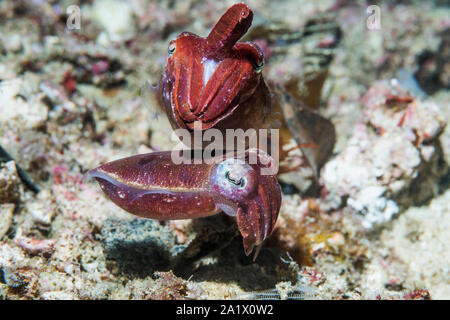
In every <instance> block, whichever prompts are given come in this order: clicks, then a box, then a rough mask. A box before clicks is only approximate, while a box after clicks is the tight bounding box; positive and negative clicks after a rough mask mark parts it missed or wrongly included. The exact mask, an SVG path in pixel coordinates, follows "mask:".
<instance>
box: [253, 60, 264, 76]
mask: <svg viewBox="0 0 450 320" xmlns="http://www.w3.org/2000/svg"><path fill="white" fill-rule="evenodd" d="M253 66H254V68H255V72H256V73H261V71H262V69H263V68H264V59H263V60H261V62H259V63H258V62H257V63H255V64H254V65H253Z"/></svg>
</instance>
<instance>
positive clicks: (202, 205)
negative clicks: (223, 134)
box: [89, 149, 281, 258]
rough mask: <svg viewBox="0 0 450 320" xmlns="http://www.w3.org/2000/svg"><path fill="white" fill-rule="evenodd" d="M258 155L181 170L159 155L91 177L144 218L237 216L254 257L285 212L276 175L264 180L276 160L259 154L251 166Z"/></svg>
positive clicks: (141, 157)
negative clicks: (265, 173) (252, 157)
mask: <svg viewBox="0 0 450 320" xmlns="http://www.w3.org/2000/svg"><path fill="white" fill-rule="evenodd" d="M254 150H255V149H253V150H250V151H246V153H245V155H244V156H238V155H235V154H234V153H233V155H232V157H231V158H226V159H223V157H220V158H219V157H218V158H215V159H214V160H213V161H212V164H206V163H202V164H192V163H189V164H175V163H174V162H173V161H172V158H171V152H170V151H163V152H153V153H149V154H142V155H137V156H132V157H128V158H125V159H120V160H116V161H112V162H109V163H106V164H104V165H102V166H100V167H98V168H96V169H93V170H91V171H89V175H90V176H91V177H94V178H95V179H96V180H97V181H98V182H99V184H100V186H101V187H102V189H103V191H104V192H105V194H106V195H107V196H108V197H109V198H110V199H111V200H112V201H113V202H114V203H115V204H117V205H118V206H120V207H121V208H123V209H124V210H126V211H128V212H131V213H133V214H135V215H138V216H141V217H145V218H151V219H160V220H171V219H189V218H198V217H205V216H209V215H213V214H217V213H219V212H221V211H224V212H226V213H227V214H229V215H231V216H236V220H237V223H238V227H239V230H240V232H241V234H242V236H243V241H244V250H245V253H246V254H247V255H248V254H250V253H251V252H252V250H253V248H254V247H255V246H257V247H258V248H259V246H260V245H261V244H262V242H263V241H264V240H265V239H266V238H267V237H268V236H270V234H271V233H272V231H273V228H274V226H275V223H276V220H277V217H278V212H279V210H280V206H281V192H280V186H279V184H278V181H277V179H276V177H275V174H276V172H275V171H273V174H269V175H263V174H261V173H262V172H261V169H262V168H271V167H272V168H273V166H274V160H273V159H272V158H271V157H270V156H268V155H267V154H265V153H262V152H261V151H259V152H258V153H257V157H256V160H257V161H256V163H255V164H249V163H251V162H250V161H249V159H250V158H249V157H250V154H252V153H253V152H257V151H254ZM234 161H237V162H236V163H235V162H234ZM257 253H258V250H257V252H256V254H255V258H256V255H257Z"/></svg>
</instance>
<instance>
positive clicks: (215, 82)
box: [160, 3, 270, 130]
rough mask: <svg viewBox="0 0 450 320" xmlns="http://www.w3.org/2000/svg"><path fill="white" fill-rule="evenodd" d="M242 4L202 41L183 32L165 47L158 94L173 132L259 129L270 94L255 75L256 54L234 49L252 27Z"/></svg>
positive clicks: (247, 46) (248, 46)
mask: <svg viewBox="0 0 450 320" xmlns="http://www.w3.org/2000/svg"><path fill="white" fill-rule="evenodd" d="M252 19H253V12H252V11H251V10H250V9H249V8H248V7H247V6H246V5H245V4H242V3H241V4H235V5H233V6H231V7H230V8H229V9H228V10H227V11H226V12H225V14H224V15H223V16H222V17H221V18H220V20H219V21H218V22H217V24H216V25H215V26H214V28H213V29H212V30H211V32H210V34H209V35H208V37H206V38H202V37H199V36H197V35H195V34H192V33H189V32H184V33H182V34H180V35H179V36H178V37H177V38H176V39H175V40H173V41H172V42H171V43H170V45H169V57H168V59H167V64H166V68H165V72H164V74H163V77H162V78H161V84H160V86H161V90H162V97H163V103H164V107H165V109H166V112H167V115H168V117H169V120H170V122H171V124H172V127H173V128H174V129H178V128H184V129H190V130H193V128H194V121H199V122H200V123H201V124H202V130H206V129H209V128H211V127H214V128H218V129H220V130H225V129H237V128H241V129H244V130H247V129H249V128H262V127H263V126H264V125H263V124H264V122H265V121H267V119H266V118H267V116H268V115H269V114H270V94H269V90H268V89H267V86H266V84H265V83H264V80H263V78H262V76H261V73H260V71H261V70H260V68H261V67H262V65H263V63H264V58H263V54H262V51H261V49H260V48H259V47H258V46H256V45H255V44H253V43H247V42H241V43H236V42H237V41H238V40H239V39H240V38H241V37H242V36H243V35H244V34H245V33H246V32H247V30H248V28H249V27H250V25H251V23H252Z"/></svg>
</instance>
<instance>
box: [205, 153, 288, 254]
mask: <svg viewBox="0 0 450 320" xmlns="http://www.w3.org/2000/svg"><path fill="white" fill-rule="evenodd" d="M255 150H256V149H253V150H250V151H247V152H246V154H245V155H244V156H243V157H229V158H226V159H225V160H224V161H222V162H220V163H218V164H216V165H215V166H214V167H213V168H212V170H211V175H210V188H211V191H212V192H213V194H214V196H215V202H216V204H217V205H218V206H219V207H220V208H221V209H222V210H223V211H224V212H225V213H227V214H228V215H231V216H235V217H236V220H237V224H238V227H239V231H240V233H241V235H242V237H243V244H244V251H245V254H246V255H249V254H250V253H251V252H252V251H253V249H254V248H255V247H256V248H257V250H256V253H255V256H254V259H256V257H257V255H258V252H259V249H260V246H261V244H262V243H263V241H264V240H265V239H266V238H268V237H269V236H270V235H271V233H272V231H273V229H274V227H275V223H276V221H277V218H278V213H279V211H280V206H281V191H280V185H279V184H278V181H277V179H276V170H275V169H274V168H275V164H274V160H273V159H272V158H271V157H270V156H269V155H267V154H265V153H263V152H262V151H261V150H257V151H255ZM253 156H254V157H253ZM252 159H253V160H252Z"/></svg>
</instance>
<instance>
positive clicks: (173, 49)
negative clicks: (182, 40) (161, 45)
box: [167, 41, 176, 58]
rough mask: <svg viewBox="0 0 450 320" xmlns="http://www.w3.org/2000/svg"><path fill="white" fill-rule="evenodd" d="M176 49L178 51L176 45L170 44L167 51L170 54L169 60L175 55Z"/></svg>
mask: <svg viewBox="0 0 450 320" xmlns="http://www.w3.org/2000/svg"><path fill="white" fill-rule="evenodd" d="M175 49H176V46H175V43H174V42H173V41H172V42H170V44H169V48H168V49H167V52H168V53H169V58H170V57H171V56H173V54H174V53H175Z"/></svg>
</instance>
